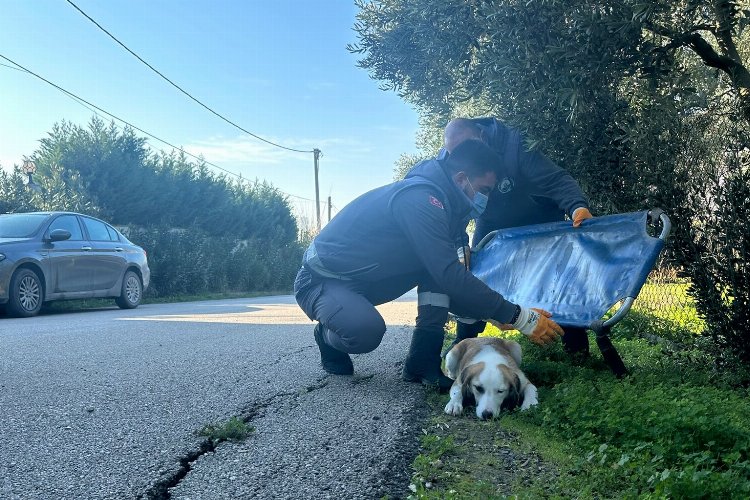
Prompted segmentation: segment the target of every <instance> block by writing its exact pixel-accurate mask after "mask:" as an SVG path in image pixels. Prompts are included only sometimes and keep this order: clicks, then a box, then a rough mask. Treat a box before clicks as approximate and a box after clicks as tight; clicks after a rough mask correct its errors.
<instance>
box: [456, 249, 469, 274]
mask: <svg viewBox="0 0 750 500" xmlns="http://www.w3.org/2000/svg"><path fill="white" fill-rule="evenodd" d="M456 253H457V254H458V261H459V262H460V263H461V265H463V266H464V267H465V268H466V269H469V268H470V267H471V248H469V247H468V246H463V247H460V248H459V249H458V250H456Z"/></svg>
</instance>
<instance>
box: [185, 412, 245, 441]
mask: <svg viewBox="0 0 750 500" xmlns="http://www.w3.org/2000/svg"><path fill="white" fill-rule="evenodd" d="M253 432H255V428H254V427H252V426H249V425H247V423H246V422H245V421H244V420H242V419H241V418H239V417H232V418H230V419H229V420H227V421H226V422H224V423H221V424H206V425H205V426H204V427H203V428H202V429H201V430H200V431H199V432H198V435H199V436H204V437H207V438H208V439H210V440H211V441H212V442H213V444H214V445H217V444H219V443H221V442H223V441H244V440H245V439H246V438H247V437H248V436H249V435H250V434H252V433H253Z"/></svg>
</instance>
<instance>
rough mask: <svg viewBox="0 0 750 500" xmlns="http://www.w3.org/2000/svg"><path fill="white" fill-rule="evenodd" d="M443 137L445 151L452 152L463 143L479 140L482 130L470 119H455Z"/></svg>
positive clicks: (447, 127) (446, 128) (449, 124)
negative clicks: (469, 140)
mask: <svg viewBox="0 0 750 500" xmlns="http://www.w3.org/2000/svg"><path fill="white" fill-rule="evenodd" d="M443 135H444V138H445V139H444V140H445V142H444V143H443V144H444V145H445V149H446V151H449V152H450V151H452V150H453V148H455V147H456V146H457V145H459V144H460V143H462V142H463V141H466V140H468V139H479V137H480V135H481V129H480V128H479V126H478V125H477V124H476V123H474V121H473V120H471V119H469V118H454V119H453V120H451V121H450V122H448V125H446V126H445V131H444V133H443Z"/></svg>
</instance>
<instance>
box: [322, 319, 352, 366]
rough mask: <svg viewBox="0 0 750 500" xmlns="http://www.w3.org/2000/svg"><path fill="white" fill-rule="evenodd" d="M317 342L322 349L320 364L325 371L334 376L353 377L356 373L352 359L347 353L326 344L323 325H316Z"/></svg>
mask: <svg viewBox="0 0 750 500" xmlns="http://www.w3.org/2000/svg"><path fill="white" fill-rule="evenodd" d="M315 342H316V343H317V344H318V349H320V364H321V365H322V366H323V369H324V370H325V371H327V372H328V373H332V374H333V375H352V374H353V373H354V365H353V364H352V358H350V357H349V355H348V354H347V353H345V352H341V351H339V350H338V349H334V348H333V347H331V346H329V345H328V344H326V341H325V339H323V325H321V324H320V323H318V324H317V325H315Z"/></svg>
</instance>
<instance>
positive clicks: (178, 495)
mask: <svg viewBox="0 0 750 500" xmlns="http://www.w3.org/2000/svg"><path fill="white" fill-rule="evenodd" d="M379 309H380V310H381V312H382V313H383V315H384V317H385V318H386V322H387V324H388V331H387V333H386V336H385V338H384V340H383V343H382V344H381V346H380V347H379V348H378V349H377V350H376V351H374V352H372V353H369V354H362V355H355V356H353V359H354V366H355V375H354V376H353V377H351V376H350V377H346V376H330V375H327V374H326V373H325V372H323V371H322V369H321V368H320V366H319V356H318V351H317V347H316V346H315V342H314V340H313V336H312V323H311V322H310V321H309V320H308V319H307V318H306V317H305V316H304V314H303V313H302V312H301V311H300V310H299V309H298V307H297V306H296V304H295V303H294V300H293V298H292V297H290V296H276V297H264V298H255V299H232V300H218V301H205V302H190V303H178V304H146V305H142V306H141V307H139V308H138V309H135V310H129V311H122V310H119V309H117V308H106V309H101V310H93V311H91V310H90V311H77V312H63V313H54V314H45V315H42V316H39V317H36V318H27V319H16V318H7V317H4V316H0V498H4V499H7V498H13V499H15V498H18V499H26V498H34V499H37V498H50V499H64V498H68V499H79V498H117V499H122V498H175V499H204V498H290V499H291V498H295V499H298V498H316V499H317V498H381V497H382V496H384V495H390V497H391V498H398V497H400V496H403V495H404V493H405V492H406V488H407V486H408V481H409V474H410V471H409V464H410V463H411V461H412V460H413V457H414V454H415V453H416V446H417V444H418V435H419V428H420V426H421V423H422V421H423V418H424V417H425V413H424V412H425V410H424V389H423V388H421V387H420V386H418V385H415V384H408V383H404V382H402V381H400V379H399V371H400V366H401V361H402V359H403V357H404V355H405V353H406V349H407V347H408V342H409V337H410V330H411V327H410V325H413V318H414V316H415V314H416V304H415V303H414V302H413V300H412V298H410V297H406V298H403V299H402V300H400V301H396V302H393V303H390V304H386V305H384V306H381V307H380V308H379ZM232 417H240V418H242V419H244V420H245V421H247V422H248V424H249V425H250V426H252V427H253V428H254V432H253V433H252V434H251V435H250V436H249V437H248V438H247V439H246V440H245V441H242V442H223V443H220V444H219V445H217V446H216V447H215V448H214V447H213V446H211V444H210V442H209V441H208V440H207V439H206V438H205V437H201V436H200V435H199V434H198V432H199V431H200V430H201V429H202V428H203V427H204V426H205V425H207V424H221V423H224V422H226V421H228V420H229V419H230V418H232Z"/></svg>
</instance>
